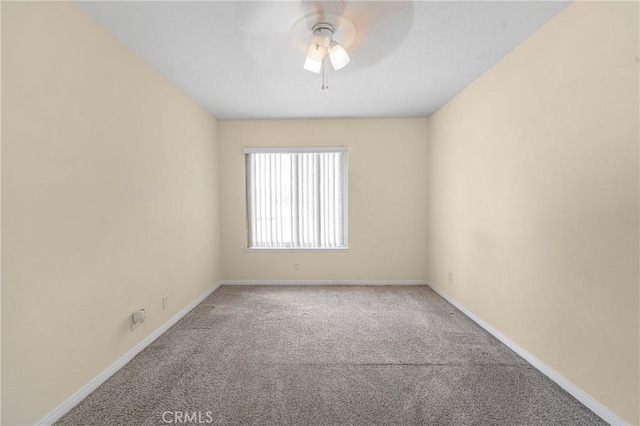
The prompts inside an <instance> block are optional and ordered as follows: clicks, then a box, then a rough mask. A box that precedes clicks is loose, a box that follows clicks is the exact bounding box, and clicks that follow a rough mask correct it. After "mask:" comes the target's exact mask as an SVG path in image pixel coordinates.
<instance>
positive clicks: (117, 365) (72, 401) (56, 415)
mask: <svg viewBox="0 0 640 426" xmlns="http://www.w3.org/2000/svg"><path fill="white" fill-rule="evenodd" d="M220 285H221V281H218V282H217V283H215V284H214V285H213V286H212V287H211V288H209V289H208V290H207V291H205V292H204V293H202V294H201V295H200V296H198V297H197V298H196V299H195V300H194V301H193V302H191V303H189V304H188V305H187V306H185V307H184V308H183V309H182V310H181V311H180V312H178V313H177V314H175V315H174V316H173V317H171V319H170V320H169V321H167V322H165V323H164V324H163V325H162V326H160V327H159V328H158V329H157V330H156V331H154V332H153V333H151V334H150V335H148V336H147V337H145V338H144V339H143V340H142V341H141V342H140V343H138V344H137V345H135V346H134V347H133V348H131V350H130V351H129V352H127V353H126V354H124V355H123V356H121V357H120V358H119V359H118V360H117V361H116V362H114V363H113V364H111V365H110V366H109V367H107V369H106V370H104V371H103V372H102V373H100V374H98V375H97V376H96V377H94V378H93V379H91V381H90V382H89V383H87V384H86V385H84V386H83V387H82V388H80V390H79V391H78V392H76V393H74V394H73V395H71V396H70V397H69V398H67V400H66V401H64V402H63V403H62V404H60V405H59V406H57V407H56V408H55V409H54V410H53V411H51V412H50V413H49V414H47V415H46V416H44V417H43V418H42V419H40V421H38V422H37V423H36V424H37V425H42V426H45V425H47V426H48V425H52V424H53V423H55V422H57V421H58V420H59V419H60V418H61V417H62V416H64V415H65V414H66V413H67V412H68V411H69V410H71V409H72V408H73V407H75V406H76V405H77V404H78V403H79V402H80V401H82V400H83V399H84V398H86V397H87V396H88V395H89V394H90V393H91V392H93V391H94V390H96V388H97V387H98V386H100V385H101V384H102V383H104V382H105V380H107V379H108V378H109V377H111V376H113V374H114V373H116V372H117V371H118V370H120V369H121V368H122V367H124V365H125V364H126V363H128V362H129V361H131V360H132V359H133V357H135V356H136V355H138V354H139V353H140V352H141V351H142V350H143V349H144V348H146V347H147V346H149V345H150V344H151V343H153V341H154V340H156V339H157V338H158V337H160V336H161V335H162V333H164V332H165V331H167V330H168V329H169V328H171V327H172V326H173V325H174V324H175V323H177V322H178V321H180V319H182V317H184V316H185V315H187V314H188V313H189V312H190V311H191V310H192V309H193V308H195V307H196V306H198V305H199V304H200V302H202V301H203V300H204V299H206V298H207V297H208V296H209V295H210V294H211V293H213V292H214V291H215V290H216V289H217V288H218V287H220Z"/></svg>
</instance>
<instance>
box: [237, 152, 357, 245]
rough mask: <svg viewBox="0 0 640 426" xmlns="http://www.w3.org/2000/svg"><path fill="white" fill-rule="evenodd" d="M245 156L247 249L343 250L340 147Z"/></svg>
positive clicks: (342, 160) (343, 194)
mask: <svg viewBox="0 0 640 426" xmlns="http://www.w3.org/2000/svg"><path fill="white" fill-rule="evenodd" d="M245 154H246V162H247V202H248V203H247V204H248V220H249V248H257V249H335V248H346V246H347V232H346V219H347V215H346V166H347V164H346V160H347V149H346V147H332V148H286V149H285V148H271V149H269V148H246V149H245Z"/></svg>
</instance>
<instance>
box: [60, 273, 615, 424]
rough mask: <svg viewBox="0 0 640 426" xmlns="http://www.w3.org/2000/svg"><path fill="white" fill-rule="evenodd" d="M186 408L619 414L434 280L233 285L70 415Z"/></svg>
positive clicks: (338, 419)
mask: <svg viewBox="0 0 640 426" xmlns="http://www.w3.org/2000/svg"><path fill="white" fill-rule="evenodd" d="M167 412H168V413H169V414H167ZM176 412H179V413H181V414H179V416H180V420H182V422H181V424H188V423H191V424H196V423H198V422H201V424H206V422H208V421H209V420H211V421H212V423H210V424H224V425H276V424H277V425H374V424H379V425H411V424H414V425H417V424H420V425H461V424H466V425H471V424H476V425H490V424H494V425H522V424H524V425H557V424H564V425H597V424H605V423H604V422H603V421H602V420H601V419H600V418H599V417H597V416H596V415H595V414H593V413H592V412H591V411H589V410H588V409H587V408H585V407H584V406H583V405H581V404H580V403H579V402H578V401H577V400H575V399H574V398H573V397H572V396H570V395H569V394H568V393H566V392H565V391H563V390H562V389H561V388H560V387H558V386H557V385H556V384H555V383H553V382H552V381H550V380H549V379H547V378H546V377H545V376H544V375H542V374H541V373H540V372H538V371H537V370H536V369H534V368H533V367H532V366H530V365H529V364H528V363H527V362H526V361H524V360H523V359H522V358H520V357H519V356H518V355H516V354H515V353H514V352H512V351H511V350H510V349H508V348H507V347H506V346H504V345H503V344H502V343H500V342H499V341H497V340H496V339H495V338H493V337H492V336H491V335H489V334H488V333H487V332H485V331H484V330H482V329H481V328H480V327H478V326H477V325H476V324H475V323H473V322H472V321H471V320H469V319H468V318H467V317H465V316H464V315H463V314H462V313H461V312H459V311H458V310H456V309H455V308H454V307H453V306H451V305H450V304H449V303H447V302H446V301H445V300H444V299H442V298H441V297H439V296H438V295H437V294H435V293H434V292H433V291H432V290H431V289H429V288H428V287H422V286H416V287H409V286H407V287H404V286H400V287H382V286H353V287H352V286H321V287H320V286H286V287H277V286H274V287H270V286H257V287H233V286H229V287H227V286H223V287H221V288H219V289H218V290H217V291H216V292H214V293H213V294H212V295H211V296H209V297H208V298H207V299H206V300H205V301H204V302H202V303H201V304H200V305H198V306H197V307H196V308H195V309H194V310H193V311H192V312H191V313H189V315H187V316H186V317H184V318H183V319H182V320H181V321H180V322H179V323H177V324H176V325H175V326H174V327H172V328H171V329H170V330H169V331H167V332H166V333H165V334H163V335H162V336H161V337H160V338H159V339H158V340H156V341H155V342H154V343H153V344H152V345H150V346H149V347H148V348H147V349H145V350H144V351H142V352H141V353H140V354H139V355H138V356H136V357H135V358H134V359H133V360H132V361H131V362H130V363H129V364H127V365H126V366H125V367H124V368H122V369H121V370H120V371H119V372H118V373H116V374H115V375H114V376H112V377H111V378H110V379H109V380H107V381H106V382H105V383H104V384H103V385H102V386H100V387H99V388H98V389H97V390H96V391H95V392H93V393H92V394H91V395H89V396H88V397H87V398H86V399H85V400H83V401H82V402H81V403H80V404H78V405H77V406H76V407H75V408H74V409H73V410H71V411H70V412H69V413H68V414H67V415H65V416H64V417H63V418H62V419H60V421H59V422H58V423H57V424H58V425H60V426H62V425H81V424H82V425H85V424H92V425H93V424H96V425H97V424H100V425H116V424H122V425H162V424H168V421H171V422H172V423H173V424H176V423H178V422H177V419H176V417H175V416H176V414H175V413H176ZM185 412H186V413H187V415H188V416H189V417H188V418H187V419H188V420H189V421H188V422H185V421H184V419H185V418H184V413H185ZM193 413H196V415H198V414H199V417H198V418H195V419H194V417H191V416H193ZM163 416H164V418H163Z"/></svg>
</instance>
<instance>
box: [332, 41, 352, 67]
mask: <svg viewBox="0 0 640 426" xmlns="http://www.w3.org/2000/svg"><path fill="white" fill-rule="evenodd" d="M329 59H331V65H333V69H335V70H336V71H338V70H339V69H342V68H344V67H345V65H347V64H348V63H349V55H347V51H346V50H344V48H343V47H342V46H340V45H339V44H338V43H335V42H334V43H332V46H331V47H330V48H329Z"/></svg>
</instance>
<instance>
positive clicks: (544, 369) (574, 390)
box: [427, 283, 628, 425]
mask: <svg viewBox="0 0 640 426" xmlns="http://www.w3.org/2000/svg"><path fill="white" fill-rule="evenodd" d="M427 285H428V286H429V287H431V289H432V290H433V291H435V292H436V293H438V294H439V295H440V296H442V298H443V299H445V300H446V301H447V302H449V303H451V304H452V305H453V306H455V307H456V308H457V309H458V310H460V311H461V312H462V313H463V314H465V315H466V316H467V317H469V318H470V319H471V320H472V321H474V322H475V323H476V324H478V325H479V326H480V327H482V328H484V329H485V330H486V331H488V332H489V333H491V334H492V335H493V336H494V337H495V338H496V339H498V340H500V341H501V342H502V343H504V344H505V345H506V346H508V347H509V348H510V349H511V350H512V351H514V352H515V353H517V354H518V355H520V356H521V357H522V358H524V359H525V360H526V361H527V362H529V364H531V365H533V366H534V367H535V368H536V369H538V370H539V371H540V372H541V373H542V374H544V375H545V376H547V377H548V378H550V379H551V380H553V381H554V382H556V383H557V384H558V385H559V386H560V387H561V388H562V389H564V390H565V391H567V392H569V393H570V394H571V395H572V396H573V397H574V398H575V399H577V400H578V401H580V402H581V403H582V404H583V405H584V406H585V407H587V408H589V409H590V410H591V411H593V412H594V413H595V414H597V415H598V416H600V417H601V418H602V419H603V420H604V421H606V422H607V423H609V424H610V425H626V424H628V423H627V422H625V421H624V420H622V419H621V418H620V417H618V416H616V415H615V414H614V413H612V412H611V411H609V410H608V409H606V408H605V407H603V406H602V405H601V404H600V403H598V402H597V401H596V400H594V399H593V398H591V397H590V396H589V395H587V394H586V393H585V392H584V391H582V390H581V389H580V388H578V387H577V386H576V385H574V384H573V383H571V382H570V381H569V380H567V379H566V378H564V377H563V376H562V375H560V374H559V373H557V372H556V371H554V370H553V369H552V368H551V367H549V366H548V365H546V364H545V363H544V362H542V361H540V360H539V359H538V358H536V357H535V356H533V355H531V354H530V353H529V352H527V351H526V350H524V349H523V348H522V347H520V346H518V345H517V344H516V343H515V342H514V341H512V340H511V339H509V338H508V337H507V336H505V335H504V334H502V333H500V332H499V331H498V330H496V329H495V328H493V327H492V326H490V325H489V324H487V323H486V322H484V321H483V320H481V319H480V318H478V317H477V316H476V315H475V314H474V313H473V312H471V311H469V310H468V309H467V308H465V307H464V306H462V305H461V304H459V303H458V302H456V301H455V300H453V299H452V298H450V297H449V296H447V295H446V294H445V293H443V292H442V290H440V289H439V288H438V287H436V286H435V285H433V284H432V283H427Z"/></svg>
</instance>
